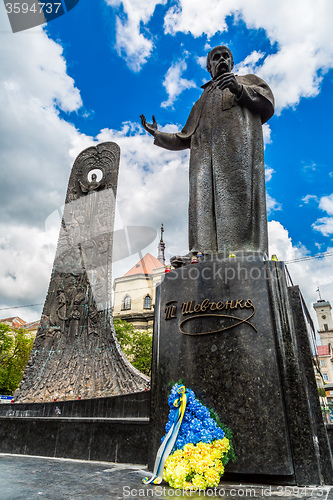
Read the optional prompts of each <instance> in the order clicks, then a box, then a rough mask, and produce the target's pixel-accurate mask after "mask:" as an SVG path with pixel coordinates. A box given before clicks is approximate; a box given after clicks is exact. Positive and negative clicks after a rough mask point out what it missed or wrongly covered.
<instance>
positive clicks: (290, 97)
mask: <svg viewBox="0 0 333 500" xmlns="http://www.w3.org/2000/svg"><path fill="white" fill-rule="evenodd" d="M105 1H106V3H107V4H108V5H110V6H113V7H120V6H122V7H123V12H124V13H123V15H122V18H120V17H118V18H117V50H118V52H119V54H122V55H123V56H124V57H125V58H126V60H127V63H128V65H129V66H130V67H131V68H132V69H133V70H134V71H139V69H140V68H141V67H142V65H143V64H144V63H145V62H146V61H147V59H148V58H149V57H150V55H151V53H152V49H153V42H152V37H151V36H150V35H149V33H148V32H147V29H146V25H147V23H148V21H149V20H150V19H151V16H152V15H153V13H154V10H155V7H156V6H157V5H159V4H162V5H166V4H167V0H160V1H158V0H149V1H146V2H141V0H122V1H120V0H105ZM231 15H234V23H236V24H237V22H239V21H243V22H245V24H246V25H247V27H248V28H249V29H260V28H261V29H264V30H265V32H266V35H267V37H268V39H269V40H270V42H271V43H272V45H274V44H276V46H277V51H276V53H275V54H270V55H268V56H266V57H265V54H263V53H261V52H257V51H254V52H252V53H251V54H249V55H248V56H247V57H246V58H245V59H244V61H241V62H239V63H238V64H237V65H236V70H237V71H238V72H239V73H243V72H245V71H246V72H247V71H249V72H253V71H255V72H256V74H258V75H259V76H261V77H262V78H264V80H266V81H267V82H268V83H269V84H270V86H271V88H272V90H273V92H274V95H275V99H276V110H277V113H280V112H281V110H282V109H284V108H286V107H290V106H291V107H295V106H296V105H297V104H298V102H299V101H300V99H301V98H302V97H314V96H316V95H317V94H318V92H319V90H320V85H321V81H322V77H323V74H324V73H325V72H327V71H328V70H329V69H330V68H332V67H333V39H332V36H331V19H332V17H333V3H332V2H331V0H320V1H318V2H313V1H312V0H302V1H301V0H297V1H295V2H290V1H288V0H280V1H279V2H267V0H224V1H223V2H217V1H216V0H206V1H205V2H202V1H201V0H178V1H176V2H175V4H174V5H172V7H170V8H169V9H168V11H167V13H166V15H165V18H164V29H165V33H167V34H171V35H175V34H176V33H177V32H182V33H186V34H190V35H192V36H194V37H199V36H202V35H206V36H207V37H208V39H209V38H210V37H212V36H213V35H215V34H217V33H223V32H225V31H227V29H228V26H227V23H226V18H227V17H228V16H231ZM207 45H208V44H206V46H207ZM208 46H209V47H210V45H208ZM198 62H199V64H200V65H203V63H204V60H203V58H200V59H199V61H198Z"/></svg>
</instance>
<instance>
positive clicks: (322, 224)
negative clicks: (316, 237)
mask: <svg viewBox="0 0 333 500" xmlns="http://www.w3.org/2000/svg"><path fill="white" fill-rule="evenodd" d="M312 227H313V229H315V231H319V232H320V233H322V234H323V235H324V236H330V235H331V234H333V217H321V218H320V219H318V220H317V221H316V222H315V223H314V224H312Z"/></svg>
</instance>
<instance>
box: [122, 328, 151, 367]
mask: <svg viewBox="0 0 333 500" xmlns="http://www.w3.org/2000/svg"><path fill="white" fill-rule="evenodd" d="M114 327H115V331H116V335H117V339H118V342H119V344H120V347H121V348H122V350H123V352H124V354H125V356H126V357H127V359H128V360H129V361H130V362H131V363H132V365H133V366H134V367H135V368H137V370H139V371H140V372H142V373H144V374H145V375H148V376H150V372H151V355H152V342H153V336H152V331H151V330H135V329H134V327H133V325H132V324H131V323H127V322H126V321H122V320H121V319H119V318H117V319H115V320H114Z"/></svg>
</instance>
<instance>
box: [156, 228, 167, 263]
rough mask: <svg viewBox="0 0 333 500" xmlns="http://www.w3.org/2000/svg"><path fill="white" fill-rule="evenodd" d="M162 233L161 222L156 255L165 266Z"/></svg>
mask: <svg viewBox="0 0 333 500" xmlns="http://www.w3.org/2000/svg"><path fill="white" fill-rule="evenodd" d="M163 233H164V227H163V224H162V225H161V238H160V242H159V244H158V247H157V248H158V256H157V259H158V260H159V261H160V263H161V264H162V265H163V266H165V255H164V250H165V243H164V241H163Z"/></svg>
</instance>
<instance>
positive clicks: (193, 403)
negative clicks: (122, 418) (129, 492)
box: [143, 384, 236, 490]
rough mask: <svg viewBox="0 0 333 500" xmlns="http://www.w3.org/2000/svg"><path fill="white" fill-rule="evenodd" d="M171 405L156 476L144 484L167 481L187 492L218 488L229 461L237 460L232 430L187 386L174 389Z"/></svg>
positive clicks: (155, 468) (146, 480)
mask: <svg viewBox="0 0 333 500" xmlns="http://www.w3.org/2000/svg"><path fill="white" fill-rule="evenodd" d="M168 404H169V406H170V412H169V418H168V422H167V424H166V426H165V430H166V434H165V436H163V438H162V440H161V441H162V444H161V446H160V448H159V450H158V452H157V455H156V461H155V466H154V472H153V476H152V477H151V478H150V479H148V478H145V479H143V482H144V483H145V484H151V483H153V484H160V483H161V482H162V479H164V481H166V482H167V483H168V484H169V485H170V486H172V487H173V488H182V489H184V490H205V489H206V488H207V487H215V486H217V485H218V484H219V482H220V479H221V477H222V475H223V474H224V468H225V466H226V465H227V463H228V462H229V460H230V459H231V460H232V461H234V460H235V458H236V457H235V452H234V448H233V445H232V433H231V431H230V429H228V428H227V427H226V426H224V425H223V424H222V422H221V421H220V419H219V417H218V416H217V414H216V413H215V412H214V411H213V410H211V409H209V408H207V407H206V406H204V405H203V404H202V403H201V402H200V401H199V400H198V399H197V398H196V397H195V394H194V392H193V391H192V390H191V389H186V388H185V386H184V385H181V384H175V385H174V386H173V387H172V389H171V394H170V396H169V398H168Z"/></svg>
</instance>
